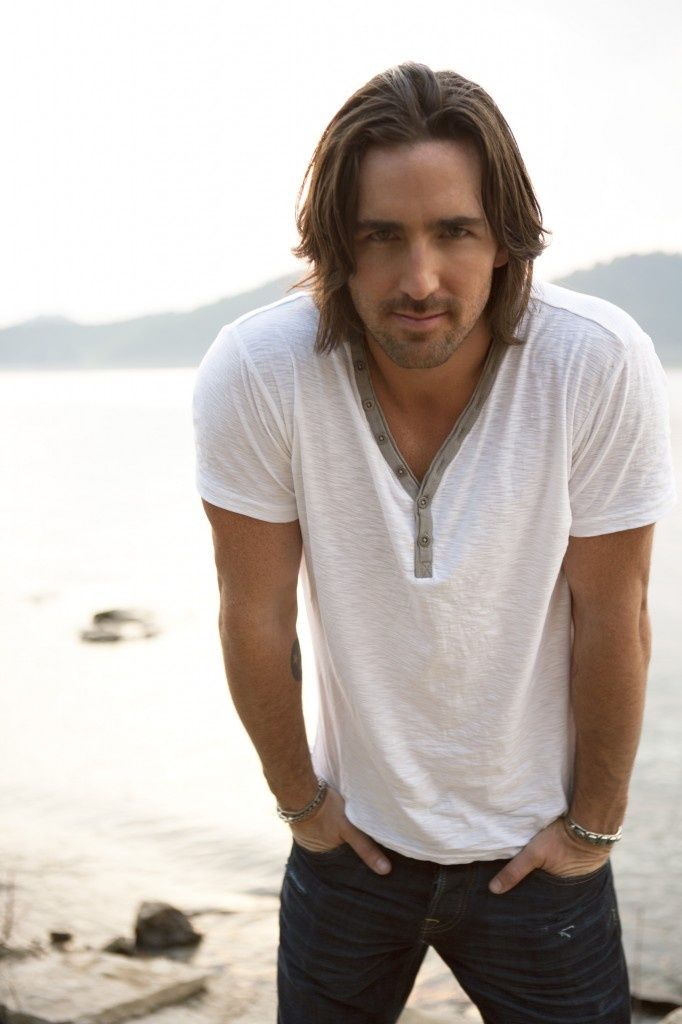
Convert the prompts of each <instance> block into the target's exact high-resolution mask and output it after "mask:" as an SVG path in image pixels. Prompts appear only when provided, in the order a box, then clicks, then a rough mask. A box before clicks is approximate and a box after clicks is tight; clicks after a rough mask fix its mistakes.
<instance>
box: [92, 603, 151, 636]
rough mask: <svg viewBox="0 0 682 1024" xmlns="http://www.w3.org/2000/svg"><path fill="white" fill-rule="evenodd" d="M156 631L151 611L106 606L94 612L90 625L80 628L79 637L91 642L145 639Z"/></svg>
mask: <svg viewBox="0 0 682 1024" xmlns="http://www.w3.org/2000/svg"><path fill="white" fill-rule="evenodd" d="M158 632H159V627H158V625H157V623H156V622H155V620H154V616H153V615H152V613H151V612H148V611H145V610H144V609H142V608H108V609H106V611H102V612H95V614H94V615H93V616H92V623H91V625H90V626H88V627H87V628H86V629H82V630H81V633H80V637H81V640H87V641H89V642H91V643H102V642H105V643H106V642H112V641H117V640H140V639H147V638H148V637H152V636H156V635H157V634H158Z"/></svg>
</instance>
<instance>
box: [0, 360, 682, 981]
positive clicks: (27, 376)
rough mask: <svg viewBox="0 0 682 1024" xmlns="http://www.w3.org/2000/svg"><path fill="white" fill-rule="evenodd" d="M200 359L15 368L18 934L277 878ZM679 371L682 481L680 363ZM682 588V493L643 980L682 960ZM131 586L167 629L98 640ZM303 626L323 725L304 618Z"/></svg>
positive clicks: (639, 874) (0, 736)
mask: <svg viewBox="0 0 682 1024" xmlns="http://www.w3.org/2000/svg"><path fill="white" fill-rule="evenodd" d="M193 379H194V371H193V370H135V371H105V372H95V371H92V372H90V371H83V372H72V371H67V372H30V373H3V374H0V437H2V442H0V447H1V451H0V486H2V494H3V497H2V502H0V565H1V566H2V578H1V579H2V581H1V587H0V615H1V616H2V625H3V629H2V639H1V641H0V642H1V645H2V646H1V651H2V689H1V691H0V884H2V883H7V882H8V881H12V880H14V882H15V884H16V906H15V911H14V917H15V925H14V932H13V937H14V938H21V937H26V938H31V937H33V936H35V935H37V934H41V935H43V936H44V935H45V932H46V930H47V929H49V928H66V929H68V930H70V931H75V932H76V933H77V935H78V937H79V939H80V940H83V941H92V942H99V941H104V940H105V939H108V938H110V937H111V936H112V935H113V934H116V933H118V932H129V931H130V928H131V924H132V919H133V916H134V913H135V910H136V907H137V903H138V901H139V900H141V899H163V900H169V901H171V902H175V903H177V904H179V905H180V906H182V907H183V908H185V909H190V908H198V907H201V906H212V907H215V906H224V907H230V906H235V905H236V904H237V903H238V901H239V900H240V899H242V900H243V899H246V898H248V896H249V894H254V893H256V894H257V893H258V892H262V891H263V890H270V891H273V890H275V891H276V890H277V888H278V886H279V883H280V879H281V872H282V867H283V864H284V860H285V858H286V854H287V851H288V847H289V837H288V831H287V829H286V826H284V825H283V824H282V823H280V822H279V820H278V819H277V818H276V816H275V814H274V802H273V799H272V797H271V795H270V793H269V790H268V789H267V787H266V785H265V782H264V780H263V778H262V774H261V771H260V765H259V763H258V760H257V758H256V756H255V754H254V752H253V750H252V748H251V746H250V743H249V741H248V739H247V738H246V736H245V734H244V732H243V729H242V727H241V724H240V723H239V720H238V718H237V716H236V713H235V712H234V710H233V708H232V705H231V702H230V699H229V696H228V692H227V686H226V683H225V680H224V674H223V667H222V660H221V654H220V647H219V642H218V636H217V629H216V617H217V591H216V585H215V573H214V569H213V562H212V548H211V541H210V531H209V528H208V523H207V521H206V520H205V518H204V515H203V511H202V509H201V506H200V502H199V498H198V496H197V495H196V492H195V489H194V478H193V474H194V453H193V439H192V426H191V411H190V403H191V391H192V383H193ZM669 384H670V397H671V408H672V427H673V440H674V450H675V460H676V470H677V475H678V480H679V481H682V371H680V370H673V371H671V372H670V373H669ZM680 594H682V512H681V510H680V508H679V507H678V508H677V509H676V510H675V511H674V512H673V513H672V514H671V515H669V516H668V517H667V518H666V519H665V520H663V521H662V522H661V523H660V524H659V525H658V527H657V532H656V542H655V551H654V562H653V570H652V579H651V585H650V596H651V614H652V622H653V630H654V655H653V660H652V665H651V672H650V683H649V696H648V705H647V713H646V719H645V727H644V733H643V738H642V743H641V747H640V752H639V756H638V760H637V765H636V771H635V776H634V780H633V786H632V796H631V803H630V811H629V815H628V820H627V823H626V830H625V831H626V838H625V839H624V841H623V842H622V843H621V844H620V845H619V847H618V848H617V849H616V850H615V851H614V867H615V871H616V876H617V880H618V887H619V895H620V903H621V910H622V916H623V921H624V928H625V936H626V945H627V948H628V953H629V957H630V964H631V968H632V973H633V981H634V983H635V985H636V984H638V981H641V980H643V979H646V978H647V977H651V975H652V972H653V971H654V969H656V970H657V971H659V972H665V973H671V976H673V977H674V976H678V977H679V976H680V975H682V923H681V921H680V918H681V917H682V872H680V869H679V862H680V856H681V854H682V743H680V722H681V721H682V685H681V683H682V622H681V620H680V616H679V606H680ZM301 604H302V602H301ZM112 606H141V607H144V608H149V609H151V610H152V611H154V612H155V613H156V615H157V617H158V619H159V621H160V625H161V627H162V632H161V633H160V635H159V636H158V637H156V638H154V639H151V640H144V641H131V642H128V643H121V644H86V643H82V642H81V641H80V639H79V630H80V629H81V628H84V627H86V626H87V625H88V622H89V619H90V616H91V615H92V613H93V612H95V611H97V610H99V609H102V608H106V607H112ZM299 635H300V637H301V644H302V649H303V658H304V699H305V706H306V715H307V719H308V721H309V724H310V729H311V733H312V730H313V728H314V719H315V694H314V678H313V667H312V657H311V653H310V645H309V638H308V630H307V626H306V623H305V621H304V620H302V621H301V623H300V629H299ZM2 897H3V893H2V891H0V926H1V924H2V918H3V906H2Z"/></svg>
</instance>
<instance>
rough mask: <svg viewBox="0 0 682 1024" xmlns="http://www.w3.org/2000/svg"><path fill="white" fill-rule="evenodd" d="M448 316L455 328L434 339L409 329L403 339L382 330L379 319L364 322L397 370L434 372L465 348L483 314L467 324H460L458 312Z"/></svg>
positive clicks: (450, 310)
mask: <svg viewBox="0 0 682 1024" xmlns="http://www.w3.org/2000/svg"><path fill="white" fill-rule="evenodd" d="M391 312H392V310H391V311H388V312H387V315H389V316H390V314H391ZM400 312H405V311H404V310H401V311H400ZM415 312H416V311H415ZM447 312H448V316H449V317H450V318H451V319H453V318H454V321H455V322H454V324H452V326H451V327H449V328H447V329H445V330H444V333H442V334H441V333H439V334H437V335H436V336H435V337H433V338H427V337H425V336H424V335H423V334H422V333H421V332H416V331H415V332H410V330H409V327H408V328H406V329H405V334H406V337H405V338H401V337H399V336H398V335H396V334H393V333H392V332H391V331H387V330H385V329H383V328H382V327H381V326H380V324H379V323H377V320H378V318H376V319H375V318H374V317H372V318H371V320H369V319H368V320H363V323H364V325H365V330H366V331H367V333H368V334H369V335H370V336H371V337H372V338H373V339H374V341H375V342H376V343H377V345H378V346H379V348H381V350H382V351H383V352H384V353H385V354H386V355H387V356H388V358H389V359H390V360H391V361H392V362H394V363H395V364H396V365H397V366H400V367H402V368H403V369H405V370H431V369H433V368H434V367H437V366H442V365H443V364H444V363H447V361H448V359H450V357H451V356H452V355H454V353H455V352H456V351H457V349H458V348H460V346H461V345H463V344H464V342H465V341H466V340H467V338H468V337H469V335H470V334H471V332H472V331H473V329H474V327H475V326H476V324H477V323H478V321H479V319H480V317H481V313H482V310H481V312H480V313H476V315H475V316H469V317H467V319H466V320H465V321H464V322H462V321H461V319H460V315H461V314H460V313H459V311H458V310H457V309H453V308H452V307H451V308H450V309H449V310H448V311H447ZM419 315H422V316H423V315H424V312H422V311H420V312H419ZM441 330H442V329H441Z"/></svg>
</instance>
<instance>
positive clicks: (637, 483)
mask: <svg viewBox="0 0 682 1024" xmlns="http://www.w3.org/2000/svg"><path fill="white" fill-rule="evenodd" d="M316 325H317V312H316V309H315V306H314V303H313V301H312V298H311V297H310V295H308V294H307V293H298V294H294V295H292V296H290V297H288V298H286V299H283V300H282V301H281V302H277V303H274V304H273V305H271V306H267V307H265V308H263V309H258V310H256V311H255V312H253V313H249V314H247V315H246V316H243V317H241V318H240V319H239V320H237V321H236V322H235V323H233V324H231V325H229V326H227V327H224V328H223V329H222V330H221V331H220V333H219V334H218V337H217V338H216V340H215V342H214V343H213V345H212V346H211V348H210V350H209V351H208V353H207V354H206V356H205V358H204V360H203V362H202V364H201V367H200V369H199V373H198V378H197V383H196V390H195V400H194V414H195V427H196V440H197V458H198V468H197V481H198V489H199V492H200V494H201V495H202V497H203V498H205V499H206V500H207V501H209V502H210V503H212V504H214V505H218V506H220V507H222V508H226V509H231V510H232V511H235V512H240V513H242V514H244V515H248V516H253V517H255V518H257V519H262V520H266V521H269V522H287V521H291V520H294V519H297V518H298V519H299V520H300V526H301V531H302V536H303V544H304V561H303V568H302V572H303V583H304V590H305V595H306V602H307V611H308V617H309V621H310V625H311V632H312V636H313V643H314V648H315V657H316V669H317V682H318V686H319V704H320V713H319V723H318V730H317V736H316V740H315V745H314V750H313V762H314V765H315V769H316V771H317V772H318V774H320V775H322V776H323V777H324V778H326V779H327V780H328V781H329V782H330V783H331V784H332V785H333V786H334V787H335V788H336V789H338V790H339V791H340V792H341V793H342V794H343V796H344V797H345V799H346V812H347V814H348V817H349V818H350V820H351V821H352V822H353V823H354V824H355V825H357V826H358V827H359V828H361V829H363V830H364V831H366V832H367V833H369V834H370V835H371V836H373V837H374V838H375V839H377V840H379V841H380V842H381V843H383V844H385V845H386V846H387V847H389V848H391V849H394V850H397V851H398V852H400V853H403V854H406V855H408V856H411V857H415V858H418V859H425V860H432V861H436V862H438V863H442V864H454V863H464V862H467V861H471V860H491V859H495V858H498V857H511V856H513V855H514V854H516V853H517V852H518V851H519V850H520V849H521V847H522V846H524V845H525V844H526V843H527V842H528V841H529V840H530V839H531V837H532V836H533V835H535V833H536V832H538V831H539V830H540V829H541V828H543V827H544V826H546V825H547V824H548V823H549V822H550V821H552V820H553V819H554V818H556V817H557V816H558V815H560V814H561V813H563V812H564V811H565V810H566V809H567V806H568V800H569V796H570V787H571V773H572V764H573V754H574V729H573V723H572V718H571V711H570V703H569V671H570V651H571V614H570V612H571V607H570V592H569V588H568V584H567V581H566V577H565V575H564V573H563V571H562V561H563V558H564V554H565V551H566V546H567V543H568V538H569V535H573V536H578V537H586V536H592V535H597V534H602V533H610V532H614V531H617V530H626V529H630V528H634V527H638V526H643V525H645V524H647V523H653V522H654V521H655V520H657V519H658V518H659V517H660V516H662V515H663V514H664V513H666V512H667V511H669V510H670V509H671V507H672V506H673V505H674V502H675V487H674V482H673V475H672V466H671V454H670V439H669V426H668V412H667V396H666V382H665V375H664V372H663V370H662V367H661V364H660V362H659V360H658V357H657V356H656V353H655V351H654V348H653V345H652V342H651V340H650V339H649V338H648V336H647V335H646V334H644V332H643V331H642V330H641V329H640V328H639V327H638V326H637V324H636V323H635V322H634V321H633V320H632V319H631V318H630V317H629V316H628V315H627V314H626V313H624V312H623V311H622V310H620V309H618V308H617V307H615V306H613V305H611V304H609V303H607V302H604V301H603V300H601V299H597V298H592V297H590V296H587V295H580V294H577V293H574V292H571V291H568V290H566V289H564V288H560V287H557V286H555V285H548V284H538V283H536V284H534V287H533V295H532V299H531V304H530V305H529V308H528V311H527V313H526V315H525V317H524V320H523V322H522V325H521V328H520V331H519V335H520V336H521V337H523V338H524V339H525V340H524V343H523V344H522V345H516V346H507V345H504V344H501V345H500V344H495V345H493V346H491V349H490V352H489V355H488V358H487V361H486V366H485V369H484V372H483V374H482V376H481V379H480V381H479V384H478V386H477V389H476V391H475V393H474V395H473V397H472V399H471V401H470V402H469V405H468V406H467V409H465V411H464V412H463V413H462V416H460V418H459V420H458V421H457V424H456V426H455V428H454V430H453V433H452V434H451V435H450V438H449V439H448V440H447V441H446V442H445V444H444V445H443V447H442V448H441V450H440V452H439V453H438V455H437V456H436V458H435V459H434V462H433V464H432V466H431V469H430V470H429V472H428V474H427V476H426V477H425V478H424V480H423V481H422V482H421V484H420V483H418V482H417V481H416V480H415V478H414V477H413V475H412V473H411V472H410V470H409V467H407V465H406V464H405V463H404V462H403V460H402V458H401V456H400V453H399V451H398V450H397V448H396V446H395V444H394V443H393V439H392V437H391V435H390V431H389V429H388V427H387V425H386V422H385V420H384V418H383V415H382V412H381V409H380V407H379V405H378V403H377V401H376V398H375V396H374V393H373V391H372V385H371V381H370V378H369V372H368V370H367V365H366V361H365V359H364V352H363V349H362V345H360V346H359V347H358V346H355V347H354V349H353V350H351V349H350V347H349V346H348V344H347V343H344V344H343V345H342V346H340V347H339V348H337V349H336V350H335V351H334V352H332V353H331V354H326V355H318V354H317V353H315V352H314V349H313V346H314V341H315V331H316Z"/></svg>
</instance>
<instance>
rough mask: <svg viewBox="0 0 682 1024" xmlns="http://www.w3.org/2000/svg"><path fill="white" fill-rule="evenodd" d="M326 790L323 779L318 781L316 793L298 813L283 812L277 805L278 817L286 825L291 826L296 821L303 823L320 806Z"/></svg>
mask: <svg viewBox="0 0 682 1024" xmlns="http://www.w3.org/2000/svg"><path fill="white" fill-rule="evenodd" d="M328 788H329V787H328V786H327V783H326V782H325V781H324V779H318V780H317V793H316V794H315V796H314V797H313V798H312V800H311V801H310V803H309V804H306V805H305V807H303V808H301V810H300V811H285V810H284V808H283V807H280V806H279V804H277V814H278V816H279V817H280V818H281V819H282V821H286V822H287V824H288V825H293V824H295V823H296V822H298V821H305V819H306V818H309V817H310V815H311V814H313V813H314V812H315V811H316V810H317V808H318V807H319V806H320V804H321V803H322V801H323V800H324V798H325V796H326V795H327V789H328Z"/></svg>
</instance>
